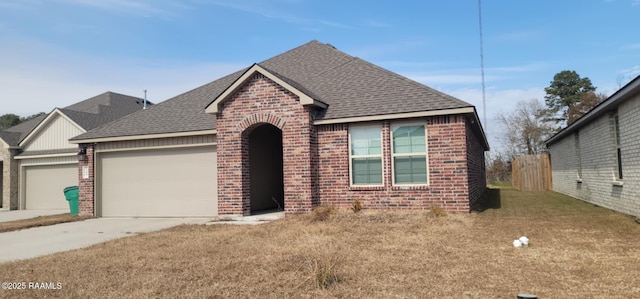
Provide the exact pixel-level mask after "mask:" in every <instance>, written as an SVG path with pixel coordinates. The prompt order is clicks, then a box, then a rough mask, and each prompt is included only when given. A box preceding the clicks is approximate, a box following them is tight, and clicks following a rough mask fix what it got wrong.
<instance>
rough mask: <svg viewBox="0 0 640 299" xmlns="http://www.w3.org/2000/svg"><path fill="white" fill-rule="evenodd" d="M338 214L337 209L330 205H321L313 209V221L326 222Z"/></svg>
mask: <svg viewBox="0 0 640 299" xmlns="http://www.w3.org/2000/svg"><path fill="white" fill-rule="evenodd" d="M335 212H336V208H334V207H333V206H328V205H321V206H318V207H316V208H315V209H313V212H312V213H311V220H313V221H325V220H327V219H328V218H329V216H331V215H332V214H334V213H335Z"/></svg>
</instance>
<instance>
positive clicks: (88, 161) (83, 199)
mask: <svg viewBox="0 0 640 299" xmlns="http://www.w3.org/2000/svg"><path fill="white" fill-rule="evenodd" d="M80 147H81V148H82V147H86V148H87V154H86V157H84V158H82V157H80V158H79V161H78V186H79V194H78V196H79V197H78V214H79V215H80V216H87V215H88V216H95V213H94V211H95V173H94V169H95V167H94V166H95V162H94V161H95V146H94V145H93V144H80ZM85 166H86V167H88V168H89V177H88V178H84V177H83V176H82V169H83V168H84V167H85Z"/></svg>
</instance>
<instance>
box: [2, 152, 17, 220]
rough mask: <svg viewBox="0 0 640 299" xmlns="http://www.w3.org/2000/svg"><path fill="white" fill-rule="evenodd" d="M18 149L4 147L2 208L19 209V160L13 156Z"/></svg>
mask: <svg viewBox="0 0 640 299" xmlns="http://www.w3.org/2000/svg"><path fill="white" fill-rule="evenodd" d="M16 152H17V150H15V149H7V148H2V149H1V150H0V154H1V155H2V184H1V185H0V186H2V191H1V192H2V208H3V209H10V210H17V209H18V207H19V199H18V161H16V160H15V159H14V158H13V157H14V156H15V155H16Z"/></svg>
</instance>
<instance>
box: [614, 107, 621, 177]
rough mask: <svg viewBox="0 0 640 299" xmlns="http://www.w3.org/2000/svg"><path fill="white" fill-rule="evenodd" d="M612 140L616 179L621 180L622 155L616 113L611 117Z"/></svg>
mask: <svg viewBox="0 0 640 299" xmlns="http://www.w3.org/2000/svg"><path fill="white" fill-rule="evenodd" d="M613 140H614V142H613V143H614V145H615V148H616V179H617V180H622V153H621V150H620V123H619V121H618V113H615V114H614V115H613Z"/></svg>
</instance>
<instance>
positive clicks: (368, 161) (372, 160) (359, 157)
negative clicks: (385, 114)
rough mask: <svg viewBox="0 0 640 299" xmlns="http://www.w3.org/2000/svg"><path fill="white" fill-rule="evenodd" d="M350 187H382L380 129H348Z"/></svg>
mask: <svg viewBox="0 0 640 299" xmlns="http://www.w3.org/2000/svg"><path fill="white" fill-rule="evenodd" d="M349 154H350V157H349V160H350V163H351V185H354V186H367V185H369V186H380V185H382V127H381V126H377V127H375V126H367V127H351V128H349Z"/></svg>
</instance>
